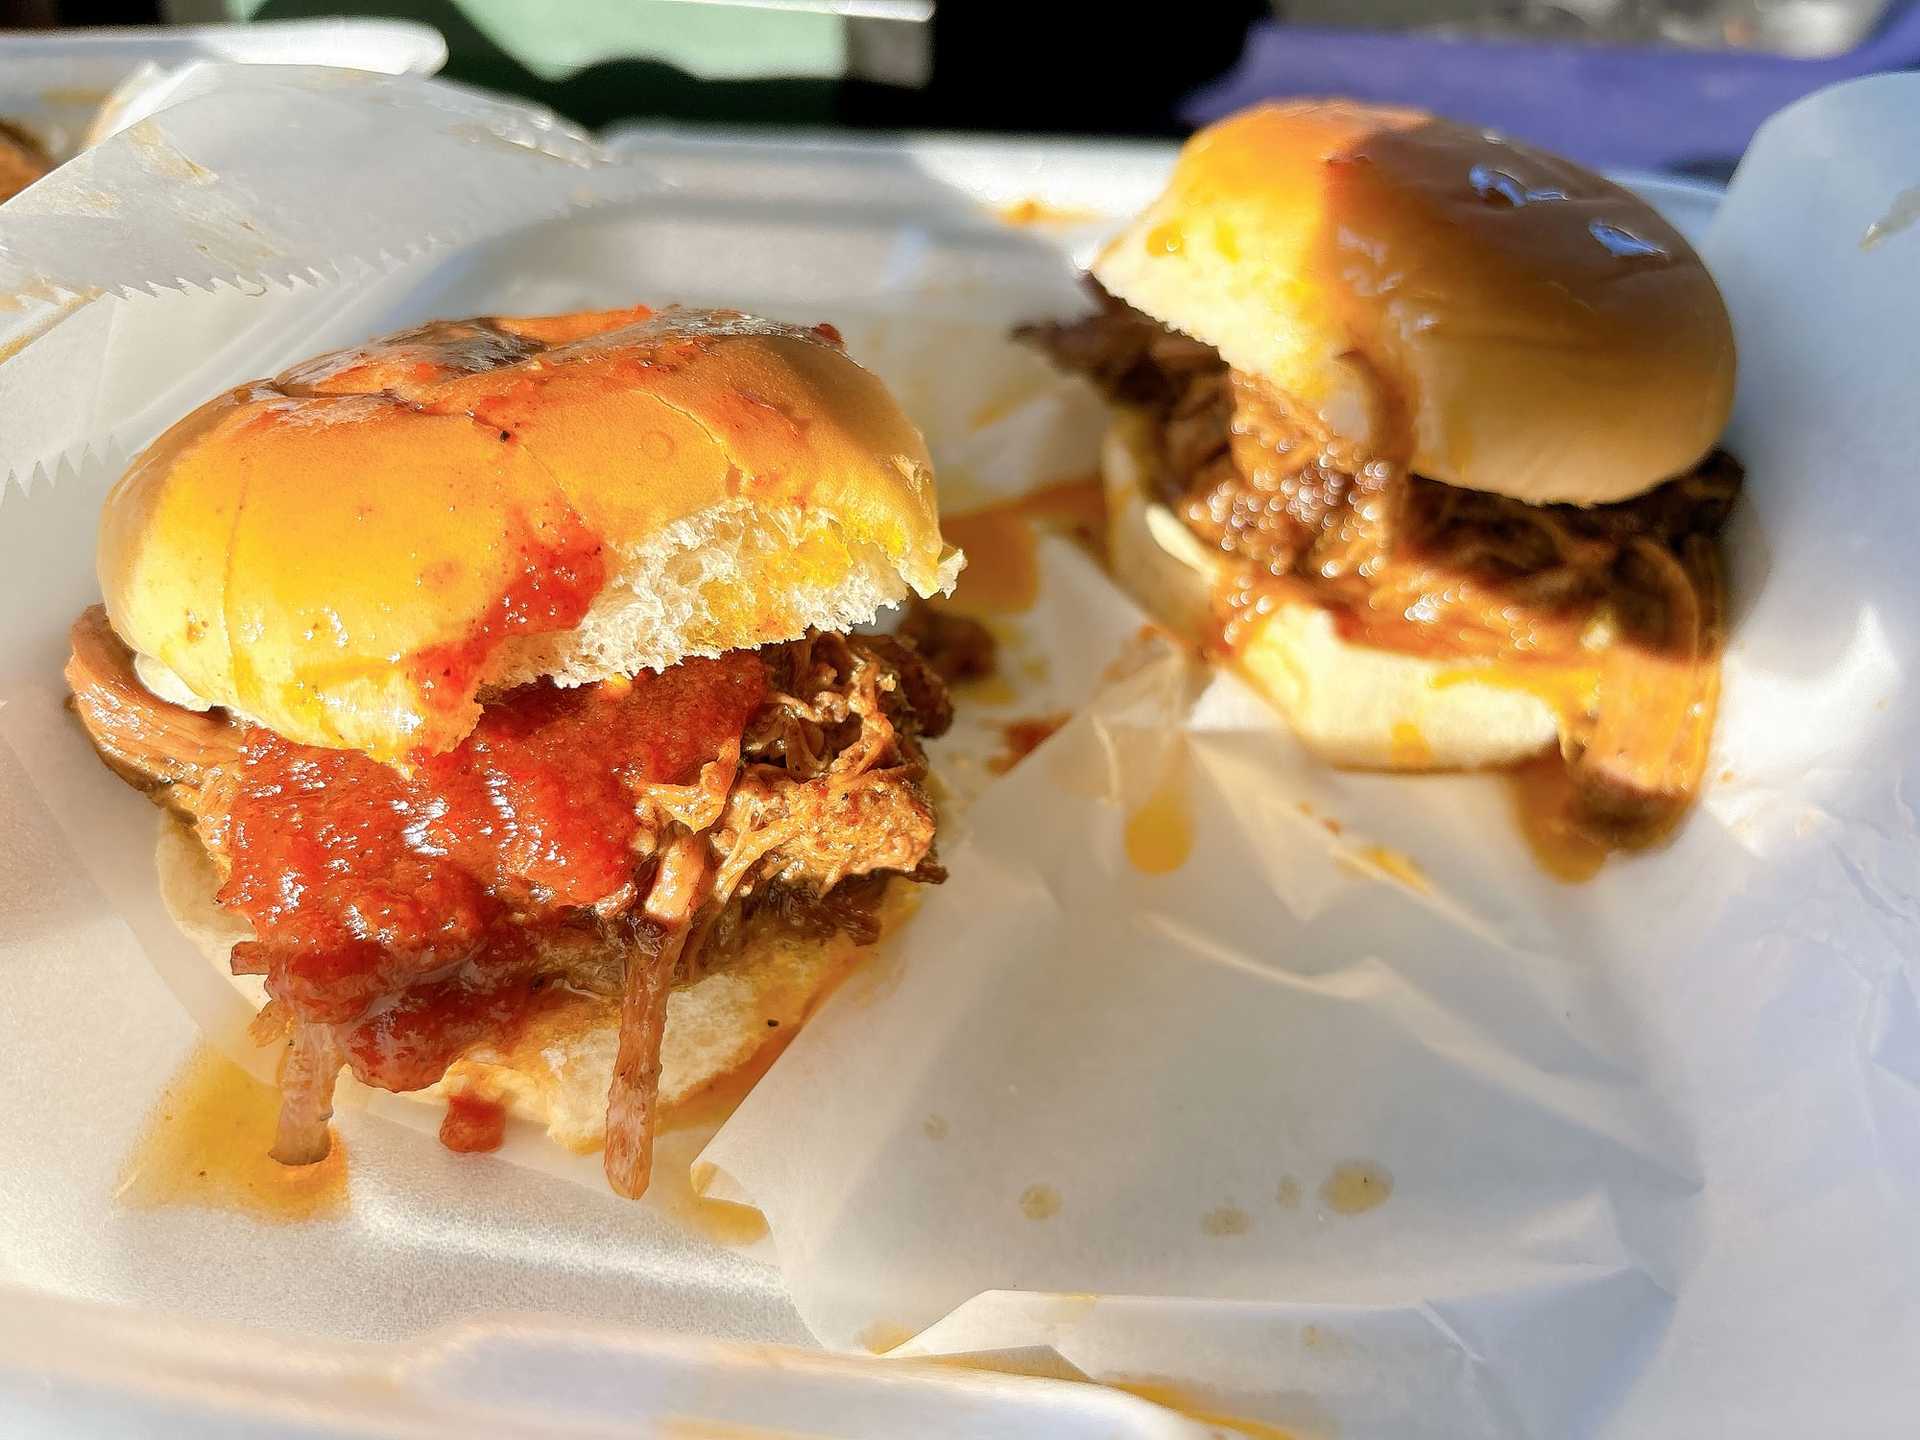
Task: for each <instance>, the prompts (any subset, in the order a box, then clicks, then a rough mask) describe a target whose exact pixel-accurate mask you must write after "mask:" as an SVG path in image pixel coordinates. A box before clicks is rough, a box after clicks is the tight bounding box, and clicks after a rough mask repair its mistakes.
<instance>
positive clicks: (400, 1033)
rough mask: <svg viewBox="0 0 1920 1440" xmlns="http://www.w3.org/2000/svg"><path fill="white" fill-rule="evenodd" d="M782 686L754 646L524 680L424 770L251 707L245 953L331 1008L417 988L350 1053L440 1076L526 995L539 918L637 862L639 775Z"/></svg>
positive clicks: (239, 839) (739, 719) (342, 1015)
mask: <svg viewBox="0 0 1920 1440" xmlns="http://www.w3.org/2000/svg"><path fill="white" fill-rule="evenodd" d="M765 688H766V675H765V669H764V667H763V665H762V663H761V661H760V660H759V658H758V657H757V656H755V655H753V654H752V653H751V652H734V653H731V654H729V655H725V656H722V657H720V658H718V659H712V660H705V659H695V660H689V661H685V662H683V663H682V664H680V665H677V666H674V667H673V668H672V669H670V670H666V671H663V672H660V673H658V674H655V673H651V672H648V673H643V674H641V675H640V676H638V677H637V678H635V679H634V680H633V681H631V682H611V681H609V682H603V683H601V684H599V685H591V686H584V687H581V688H579V689H576V690H560V689H557V688H555V687H554V686H552V685H549V684H546V683H544V682H543V683H540V684H536V685H529V686H524V687H522V688H520V689H518V690H515V691H512V692H511V693H509V694H508V695H506V696H504V697H502V699H501V700H499V701H498V702H496V703H495V704H492V705H489V706H488V707H487V708H486V710H485V711H484V712H483V713H482V716H481V718H480V721H479V723H478V724H477V725H476V727H475V728H474V730H473V732H472V734H470V735H469V736H468V737H467V739H466V740H465V741H463V742H462V743H461V744H460V745H459V746H458V747H456V748H455V749H453V750H452V751H449V752H448V753H446V754H444V755H436V756H429V757H426V758H424V759H421V760H419V761H417V763H416V764H415V766H414V768H413V770H412V773H410V774H403V773H402V772H401V771H400V770H398V769H395V768H393V767H390V766H387V765H383V764H381V763H380V762H378V761H376V760H373V759H370V758H369V757H367V756H365V755H362V754H360V753H359V752H357V751H352V750H323V749H317V748H314V747H310V746H303V745H296V744H293V743H291V742H289V741H286V740H283V739H281V738H280V737H279V736H278V735H275V734H274V733H272V732H271V731H269V730H266V729H264V728H261V727H250V728H249V730H248V731H247V734H246V736H245V739H244V741H243V744H242V766H241V769H240V775H239V779H238V785H237V790H236V793H235V795H234V799H233V803H232V806H231V809H230V811H229V818H228V820H227V821H226V823H225V825H224V827H223V828H222V830H221V831H220V833H219V834H217V835H215V836H213V837H211V838H212V840H213V842H214V844H215V845H216V846H217V848H219V849H220V850H221V851H222V852H223V853H224V854H225V855H226V857H227V859H228V860H229V861H230V864H231V869H230V872H229V875H228V878H227V880H226V883H225V884H224V885H223V886H222V887H221V890H220V895H219V898H220V901H221V903H222V904H223V905H226V906H229V907H230V908H232V909H234V910H235V911H237V912H238V913H240V914H242V915H244V916H245V917H246V918H247V919H248V920H249V921H251V922H252V924H253V927H254V933H255V935H256V936H257V937H258V939H256V940H253V941H248V942H242V943H241V944H240V945H238V946H236V947H235V949H234V961H235V966H236V969H238V970H241V971H243V972H253V973H264V974H266V975H267V977H268V987H269V989H270V990H271V992H272V993H273V994H274V996H275V997H277V998H279V999H281V1000H283V1001H285V1002H286V1003H288V1004H289V1005H290V1006H291V1007H292V1008H293V1010H294V1012H295V1014H296V1015H298V1016H299V1017H300V1018H302V1019H307V1020H316V1021H320V1022H323V1023H329V1024H341V1023H347V1022H351V1021H354V1020H356V1019H358V1018H359V1017H360V1016H361V1015H362V1014H363V1012H365V1011H366V1010H367V1008H368V1007H369V1006H370V1005H372V1004H373V1002H374V1001H375V1000H377V999H380V998H381V997H383V996H386V995H390V994H392V993H393V992H395V991H404V992H405V993H404V994H403V995H402V997H401V999H400V1000H399V1002H398V1003H396V1004H393V1005H391V1006H389V1007H387V1008H385V1009H383V1010H381V1011H379V1012H378V1013H377V1014H376V1015H375V1016H374V1017H373V1018H372V1019H369V1020H366V1021H365V1022H363V1023H362V1024H360V1025H359V1026H358V1027H356V1029H355V1030H354V1032H353V1033H352V1034H351V1035H350V1036H349V1037H348V1049H349V1059H350V1061H351V1062H352V1063H353V1066H354V1069H355V1072H356V1073H357V1074H359V1075H360V1077H361V1078H362V1079H363V1080H367V1081H368V1082H369V1083H373V1084H380V1085H383V1086H386V1087H387V1088H391V1089H401V1090H406V1089H417V1088H419V1087H421V1086H424V1085H428V1084H431V1083H433V1081H435V1080H437V1079H438V1078H439V1076H440V1073H441V1071H442V1070H443V1069H444V1068H445V1065H446V1063H447V1061H448V1060H450V1059H451V1058H452V1057H453V1055H454V1054H455V1053H457V1052H458V1051H459V1050H460V1049H461V1048H463V1047H464V1045H465V1044H466V1043H468V1042H469V1041H471V1040H473V1039H476V1038H478V1037H480V1036H481V1035H493V1036H498V1035H499V1034H501V1033H502V1032H503V1031H505V1030H508V1029H510V1028H511V1027H512V1026H513V1025H514V1023H515V1022H516V1020H517V1018H518V1017H519V1016H520V1015H521V1014H522V1013H523V1011H524V1009H525V1007H526V1004H527V1002H528V1000H529V999H530V997H531V995H532V993H533V987H534V986H535V984H536V983H537V979H536V970H537V965H538V958H539V957H538V946H537V938H538V932H539V931H540V929H541V928H542V927H543V926H545V927H548V928H552V927H558V926H563V925H569V924H574V923H578V922H577V920H576V918H575V917H576V916H577V914H578V911H579V909H580V908H581V907H585V906H590V905H593V904H594V903H595V902H597V901H602V900H607V899H610V898H614V897H618V896H619V895H621V893H622V892H623V891H624V890H625V889H626V888H627V887H629V886H630V885H631V884H632V883H633V879H634V872H635V869H636V866H637V863H638V858H637V856H636V853H635V846H636V843H638V842H640V841H641V840H643V839H644V837H643V836H642V833H641V830H642V819H641V816H640V815H639V814H638V813H637V812H636V807H635V790H636V788H637V787H638V786H641V785H643V784H646V783H668V784H683V783H687V782H689V781H691V780H693V779H695V778H696V776H697V772H698V769H699V767H700V766H701V765H702V764H703V763H705V762H707V761H710V760H712V759H714V758H715V757H717V756H718V755H720V754H721V753H722V752H723V751H724V750H725V749H726V748H727V747H728V746H729V745H731V744H734V743H737V741H738V740H739V737H740V735H741V732H742V730H743V728H744V726H745V724H746V721H747V718H748V716H749V715H750V714H751V713H752V712H753V710H754V709H755V707H756V706H758V704H759V703H760V701H761V699H762V697H763V695H764V693H765Z"/></svg>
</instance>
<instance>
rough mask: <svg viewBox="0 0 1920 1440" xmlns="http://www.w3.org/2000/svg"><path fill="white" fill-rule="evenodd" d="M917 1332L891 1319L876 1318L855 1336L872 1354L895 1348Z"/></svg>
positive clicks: (879, 1353) (883, 1352)
mask: <svg viewBox="0 0 1920 1440" xmlns="http://www.w3.org/2000/svg"><path fill="white" fill-rule="evenodd" d="M918 1333H919V1332H918V1331H916V1330H914V1329H913V1328H911V1327H910V1326H906V1325H902V1324H900V1323H899V1322H897V1321H893V1320H876V1321H874V1322H873V1323H872V1324H871V1325H869V1326H867V1328H866V1329H864V1330H862V1331H861V1332H860V1333H859V1335H857V1336H856V1337H855V1338H856V1339H857V1340H858V1341H859V1342H860V1344H861V1345H862V1346H863V1347H864V1348H865V1349H866V1350H867V1352H868V1353H869V1354H872V1355H884V1354H886V1353H887V1352H888V1351H889V1350H897V1349H899V1348H900V1347H901V1346H902V1345H904V1344H906V1343H907V1341H909V1340H911V1339H912V1338H913V1337H914V1336H915V1335H916V1334H918Z"/></svg>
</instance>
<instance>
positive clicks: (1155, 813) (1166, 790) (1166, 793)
mask: <svg viewBox="0 0 1920 1440" xmlns="http://www.w3.org/2000/svg"><path fill="white" fill-rule="evenodd" d="M1124 838H1125V842H1126V850H1127V859H1128V860H1129V861H1130V862H1131V863H1132V865H1133V868H1134V869H1136V870H1138V871H1141V872H1142V873H1143V874H1147V875H1170V874H1172V873H1173V872H1174V871H1175V870H1178V869H1179V868H1180V867H1181V866H1182V865H1185V864H1186V863H1187V861H1188V860H1189V859H1190V858H1191V857H1192V855H1193V804H1192V800H1191V797H1190V796H1189V795H1188V794H1187V761H1186V754H1185V751H1184V750H1175V751H1174V752H1173V754H1171V755H1170V756H1169V757H1168V759H1167V766H1166V770H1165V771H1164V772H1163V773H1162V774H1161V776H1160V783H1159V784H1158V785H1156V786H1154V787H1153V792H1152V793H1151V794H1149V795H1148V796H1147V798H1146V799H1145V800H1144V801H1142V802H1141V803H1140V805H1139V807H1138V808H1137V809H1135V810H1134V811H1133V812H1132V813H1131V814H1130V815H1128V816H1127V825H1126V830H1125V832H1124Z"/></svg>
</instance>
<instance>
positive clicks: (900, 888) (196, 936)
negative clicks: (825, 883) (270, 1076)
mask: <svg viewBox="0 0 1920 1440" xmlns="http://www.w3.org/2000/svg"><path fill="white" fill-rule="evenodd" d="M155 858H156V860H157V862H158V868H159V875H160V893H161V898H162V900H163V901H164V902H165V904H166V907H167V912H168V914H169V915H171V916H172V918H173V921H174V923H175V924H176V925H178V926H179V927H180V929H181V930H182V931H183V932H185V933H186V935H187V936H188V937H189V938H190V939H191V940H192V941H193V942H194V943H195V945H196V946H198V947H199V949H200V951H201V953H202V954H203V955H205V956H206V958H207V960H208V963H210V964H212V965H213V966H215V967H216V968H217V969H218V970H219V971H220V972H221V973H222V974H223V975H227V974H228V973H229V972H228V956H229V952H230V951H231V950H232V948H233V945H234V942H235V941H237V940H244V939H247V938H249V936H250V934H251V931H250V929H249V927H248V926H247V924H246V922H245V921H244V920H242V919H240V918H239V917H238V916H235V915H233V914H231V913H230V912H228V911H226V910H223V909H221V908H220V906H219V905H218V904H217V903H216V902H215V900H214V893H215V891H216V890H217V888H218V886H219V883H220V882H219V874H218V872H217V870H216V869H215V867H214V863H213V861H212V859H211V858H210V857H209V856H208V854H207V852H206V850H205V849H204V848H203V847H202V846H201V844H200V842H199V840H198V839H197V838H196V837H195V835H194V833H193V832H192V831H191V830H190V829H188V828H187V827H186V826H185V825H183V824H181V823H179V822H177V821H174V820H172V819H169V820H168V821H167V823H165V824H164V825H162V827H161V831H160V843H159V852H158V854H157V856H156V857H155ZM913 889H914V887H913V886H912V885H910V884H894V885H891V886H889V887H888V890H887V895H886V898H885V901H884V902H883V908H882V911H881V916H880V919H881V925H882V930H883V932H884V931H885V930H888V929H891V928H892V926H893V925H894V924H896V923H897V922H898V921H899V919H901V918H902V917H903V916H904V915H905V914H906V913H907V911H909V910H911V908H912V906H913V903H914V902H913V896H912V891H913ZM862 953H863V951H862V948H861V947H860V946H857V945H855V944H854V943H853V942H852V941H850V940H848V939H847V938H846V937H845V936H844V935H836V936H833V937H832V938H830V939H827V940H814V939H802V938H796V937H794V936H791V935H787V934H782V933H780V932H778V931H777V930H776V929H775V928H774V927H773V926H771V925H765V926H761V927H759V929H758V931H757V932H756V933H754V934H753V935H752V936H751V937H750V938H749V940H748V942H747V945H746V946H745V948H744V949H743V951H742V954H741V956H740V957H739V958H738V959H736V960H733V961H731V962H729V963H728V964H726V965H725V966H722V967H720V968H718V969H716V970H713V971H711V972H709V973H708V974H706V975H703V976H702V977H701V978H700V979H698V980H696V981H694V982H693V983H691V984H686V985H681V986H679V987H677V988H676V989H675V990H674V991H673V993H672V995H671V996H670V997H669V998H668V1001H667V1028H666V1036H665V1039H664V1041H663V1043H662V1045H661V1054H660V1060H661V1073H660V1109H661V1112H662V1115H663V1117H664V1116H665V1115H667V1114H670V1113H671V1111H672V1110H673V1109H674V1108H675V1107H676V1106H678V1105H680V1104H682V1103H684V1102H686V1101H688V1100H691V1099H693V1098H695V1097H696V1096H697V1095H698V1094H699V1093H700V1092H701V1091H702V1090H703V1089H705V1088H706V1087H707V1086H709V1085H711V1084H712V1083H713V1082H715V1081H716V1080H719V1079H721V1078H722V1077H724V1076H726V1075H729V1074H731V1073H732V1072H734V1071H736V1070H738V1069H740V1068H741V1067H742V1066H744V1065H747V1064H749V1063H751V1062H752V1060H753V1059H754V1057H755V1056H756V1055H758V1054H759V1052H760V1051H761V1049H762V1048H763V1047H765V1046H766V1045H767V1044H769V1043H771V1042H775V1041H777V1040H780V1039H784V1038H785V1037H786V1036H787V1035H789V1034H790V1033H791V1032H792V1030H793V1029H794V1028H795V1027H797V1026H799V1025H800V1024H801V1023H802V1022H803V1021H805V1019H806V1018H807V1015H808V1014H809V1013H810V1012H811V1010H812V1009H813V1007H814V1006H815V1004H817V1003H818V1001H819V1000H820V999H821V998H822V997H823V996H824V994H825V992H826V991H827V990H828V989H829V988H830V987H831V986H832V985H833V983H834V982H835V981H836V980H838V979H839V977H840V976H842V975H844V974H845V973H846V972H847V970H848V969H849V967H850V966H851V965H852V964H853V963H854V962H855V961H856V960H857V959H858V958H859V957H860V955H861V954H862ZM604 959H605V960H606V961H607V962H608V963H617V961H618V956H617V955H615V954H612V953H608V954H607V955H606V956H605V957H604ZM615 973H617V971H616V972H615ZM230 978H233V983H234V985H235V987H236V988H237V989H239V990H240V991H241V993H243V994H244V995H246V996H247V998H248V999H249V1001H251V1002H252V1003H253V1004H254V1005H256V1006H258V1005H259V1004H261V1003H262V997H263V990H262V987H261V983H260V981H259V980H257V979H250V978H247V977H238V978H234V977H230ZM769 1020H772V1021H777V1022H778V1023H777V1024H775V1025H769V1024H768V1023H767V1022H768V1021H769ZM619 1043H620V1002H619V1000H618V999H617V998H608V997H603V996H595V995H586V994H582V993H580V992H577V991H573V990H568V989H566V988H565V987H563V986H551V987H549V988H548V992H547V994H546V996H545V998H543V999H542V1000H541V1001H540V1002H539V1003H538V1004H537V1005H536V1007H535V1009H534V1012H533V1014H532V1016H531V1018H530V1019H529V1021H528V1022H527V1023H526V1024H525V1025H524V1026H523V1027H522V1028H521V1030H520V1032H519V1033H518V1034H517V1035H516V1036H514V1037H513V1039H512V1040H511V1042H510V1043H509V1044H507V1045H506V1046H505V1047H495V1046H490V1045H481V1046H479V1047H476V1049H474V1050H473V1051H472V1052H470V1053H469V1054H468V1055H467V1056H466V1057H464V1058H462V1059H460V1060H457V1061H455V1062H454V1064H453V1065H452V1066H451V1067H449V1069H448V1071H447V1077H446V1079H444V1080H442V1081H441V1082H440V1083H439V1084H438V1085H435V1086H433V1087H432V1088H431V1089H428V1090H419V1091H413V1092H409V1094H408V1098H411V1099H416V1100H421V1101H425V1102H427V1103H433V1102H434V1101H436V1100H439V1099H443V1098H444V1097H445V1096H446V1095H447V1094H449V1093H451V1092H453V1091H456V1090H473V1091H475V1092H477V1093H480V1094H484V1095H487V1096H489V1097H491V1098H493V1099H497V1100H499V1101H501V1102H502V1103H503V1104H504V1105H505V1106H506V1107H507V1109H508V1111H509V1112H510V1113H512V1114H515V1115H520V1116H524V1117H525V1118H527V1119H530V1120H533V1121H535V1122H537V1123H538V1124H540V1125H543V1126H545V1127H546V1130H547V1133H548V1135H549V1136H550V1137H551V1138H552V1139H554V1140H555V1141H557V1142H558V1143H559V1144H561V1145H563V1146H565V1147H566V1148H567V1149H569V1150H572V1151H575V1152H578V1153H581V1154H586V1153H589V1152H591V1151H594V1150H597V1149H599V1148H600V1147H601V1146H602V1145H603V1144H604V1143H605V1141H606V1115H607V1090H608V1087H609V1086H610V1085H611V1083H612V1079H613V1060H614V1053H615V1051H616V1050H617V1049H618V1048H619Z"/></svg>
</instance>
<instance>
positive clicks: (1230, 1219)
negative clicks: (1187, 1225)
mask: <svg viewBox="0 0 1920 1440" xmlns="http://www.w3.org/2000/svg"><path fill="white" fill-rule="evenodd" d="M1252 1228H1253V1217H1252V1216H1251V1215H1249V1214H1247V1212H1246V1211H1244V1210H1242V1209H1241V1208H1240V1207H1239V1206H1238V1205H1221V1206H1219V1207H1217V1208H1216V1209H1213V1210H1209V1211H1208V1212H1207V1213H1206V1214H1204V1215H1202V1216H1201V1217H1200V1233H1201V1234H1203V1235H1211V1236H1213V1237H1214V1238H1215V1239H1219V1238H1221V1237H1223V1236H1227V1235H1244V1234H1246V1233H1247V1232H1248V1231H1249V1230H1251V1229H1252Z"/></svg>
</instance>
